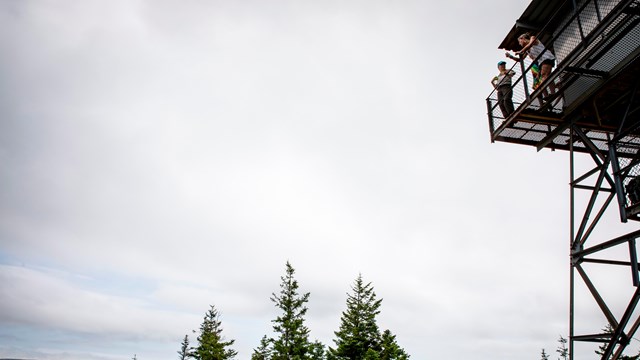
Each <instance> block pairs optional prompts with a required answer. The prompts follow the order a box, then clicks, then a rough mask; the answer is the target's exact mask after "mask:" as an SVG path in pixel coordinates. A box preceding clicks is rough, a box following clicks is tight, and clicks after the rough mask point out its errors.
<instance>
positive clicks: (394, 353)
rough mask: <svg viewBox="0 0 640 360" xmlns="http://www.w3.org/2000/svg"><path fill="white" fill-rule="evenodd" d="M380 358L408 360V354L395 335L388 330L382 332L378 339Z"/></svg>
mask: <svg viewBox="0 0 640 360" xmlns="http://www.w3.org/2000/svg"><path fill="white" fill-rule="evenodd" d="M380 347H381V350H380V360H408V359H409V355H407V353H406V352H405V351H404V349H403V348H401V347H400V346H399V345H398V343H397V342H396V336H395V335H393V334H392V333H391V331H389V330H385V331H384V332H383V333H382V338H381V340H380Z"/></svg>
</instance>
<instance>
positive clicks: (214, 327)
mask: <svg viewBox="0 0 640 360" xmlns="http://www.w3.org/2000/svg"><path fill="white" fill-rule="evenodd" d="M221 324H222V323H221V322H220V314H219V313H218V311H217V310H216V309H215V307H214V306H213V305H211V307H210V309H209V310H208V311H207V313H206V314H205V316H204V320H203V322H202V324H201V325H200V334H199V335H198V346H196V347H195V348H194V349H193V352H192V353H191V354H190V356H191V357H193V358H194V359H197V360H226V359H233V358H235V356H236V355H237V353H238V352H237V351H235V350H233V349H230V348H228V347H229V346H231V345H233V343H234V342H235V340H229V341H224V338H223V336H222V327H221Z"/></svg>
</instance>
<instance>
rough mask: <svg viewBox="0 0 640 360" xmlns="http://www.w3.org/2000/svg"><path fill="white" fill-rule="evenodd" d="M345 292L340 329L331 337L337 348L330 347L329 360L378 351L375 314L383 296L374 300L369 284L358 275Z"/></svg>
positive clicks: (359, 359)
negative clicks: (348, 290) (345, 303)
mask: <svg viewBox="0 0 640 360" xmlns="http://www.w3.org/2000/svg"><path fill="white" fill-rule="evenodd" d="M351 290H352V291H353V293H352V294H349V293H347V310H345V311H344V312H342V317H341V318H340V328H339V330H338V331H336V332H335V335H336V339H334V340H333V342H334V343H335V345H336V347H335V349H334V348H329V356H328V358H329V359H349V360H363V359H375V357H373V356H374V354H376V355H377V354H379V352H380V350H381V346H380V342H381V338H380V330H379V329H378V324H377V322H376V316H377V315H378V314H379V313H380V310H379V309H380V304H381V303H382V299H380V300H378V299H376V294H375V292H374V291H373V287H372V286H371V283H367V284H365V283H364V281H363V280H362V275H358V278H357V279H356V281H355V283H354V284H353V286H352V287H351Z"/></svg>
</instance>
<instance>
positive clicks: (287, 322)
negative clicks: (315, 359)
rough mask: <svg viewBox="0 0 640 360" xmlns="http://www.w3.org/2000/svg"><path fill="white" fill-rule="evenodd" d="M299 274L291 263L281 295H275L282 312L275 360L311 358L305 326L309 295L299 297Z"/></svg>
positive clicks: (275, 328) (275, 323) (277, 324)
mask: <svg viewBox="0 0 640 360" xmlns="http://www.w3.org/2000/svg"><path fill="white" fill-rule="evenodd" d="M294 273H295V270H294V269H293V267H292V266H291V264H290V263H289V262H288V261H287V264H286V269H285V275H284V276H282V277H281V278H280V279H281V280H282V283H281V284H280V294H278V295H276V294H275V293H273V294H272V297H271V301H273V303H274V304H275V306H276V307H277V308H278V309H280V310H281V311H282V314H281V315H280V316H278V317H277V318H276V319H275V320H272V322H273V331H274V332H275V333H276V334H278V337H277V338H275V339H274V340H273V347H272V353H271V359H272V360H304V359H308V358H309V352H310V343H309V329H308V328H307V327H306V326H305V325H304V320H305V318H304V316H305V314H306V313H307V307H306V306H305V304H306V303H307V302H308V301H309V293H305V294H299V293H298V281H296V280H295V279H294V277H293V274H294Z"/></svg>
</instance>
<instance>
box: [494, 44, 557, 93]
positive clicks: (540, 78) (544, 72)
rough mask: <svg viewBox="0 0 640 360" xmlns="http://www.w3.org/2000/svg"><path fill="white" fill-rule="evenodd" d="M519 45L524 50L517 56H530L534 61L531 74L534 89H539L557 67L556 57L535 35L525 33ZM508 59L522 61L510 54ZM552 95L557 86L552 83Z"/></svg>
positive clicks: (507, 54)
mask: <svg viewBox="0 0 640 360" xmlns="http://www.w3.org/2000/svg"><path fill="white" fill-rule="evenodd" d="M518 43H519V44H520V46H522V49H520V50H519V51H516V52H515V54H516V55H519V56H521V57H522V56H525V55H529V58H531V60H533V64H532V65H531V73H532V75H533V89H534V90H535V89H537V88H538V86H540V84H541V83H543V82H544V81H545V80H547V78H548V77H549V75H550V74H551V71H552V70H553V67H554V66H555V65H556V57H555V56H554V55H553V53H552V52H551V50H549V49H547V48H546V47H545V46H544V45H543V44H542V43H541V42H540V40H538V39H537V38H536V37H535V36H534V35H531V34H529V33H524V34H522V35H520V36H519V37H518ZM505 55H506V56H507V57H508V58H510V59H513V60H516V61H520V60H521V58H518V57H516V56H513V55H511V54H509V53H508V52H507V53H506V54H505ZM549 89H550V90H551V93H555V91H556V86H555V84H554V83H553V82H552V83H551V84H550V85H549ZM547 95H548V94H547V91H546V90H544V91H543V92H542V96H544V97H546V96H547Z"/></svg>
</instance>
